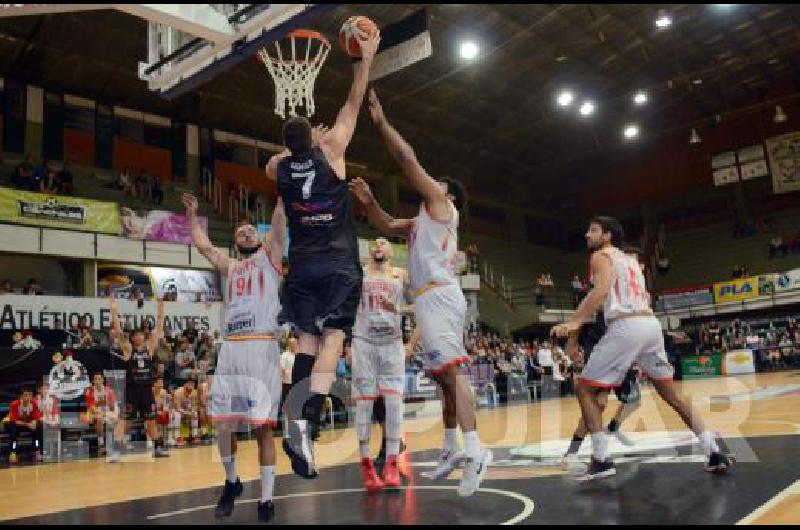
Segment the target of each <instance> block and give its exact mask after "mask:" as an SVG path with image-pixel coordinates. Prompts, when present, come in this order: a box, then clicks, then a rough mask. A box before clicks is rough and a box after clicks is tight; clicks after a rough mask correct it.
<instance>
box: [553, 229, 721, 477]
mask: <svg viewBox="0 0 800 530" xmlns="http://www.w3.org/2000/svg"><path fill="white" fill-rule="evenodd" d="M586 241H587V244H588V246H589V249H590V250H591V251H592V252H593V254H592V258H591V273H592V281H593V283H594V287H593V288H592V290H591V291H590V292H589V294H588V295H587V296H586V298H585V299H584V300H583V302H581V305H580V306H579V307H578V309H577V310H576V311H575V314H574V315H573V317H572V319H571V320H570V321H569V322H567V323H566V324H560V325H558V326H555V327H554V328H553V330H552V334H554V335H556V336H559V337H566V336H568V335H569V334H570V333H574V332H576V331H578V330H580V328H581V326H582V325H583V324H584V322H586V321H588V320H589V319H590V318H591V317H592V315H594V314H595V313H596V312H597V310H598V309H600V308H601V306H602V308H603V315H604V317H605V320H606V325H607V330H606V332H605V334H604V335H603V337H602V338H601V339H600V341H599V342H598V343H597V345H596V346H595V347H594V349H593V350H592V355H591V357H589V361H588V362H587V363H586V366H585V367H584V369H583V372H582V374H581V377H580V379H579V382H578V386H577V389H576V390H577V394H578V401H579V402H580V405H581V411H582V413H583V419H584V420H585V421H586V427H587V428H588V429H589V432H591V433H592V460H591V463H590V465H589V468H588V470H587V471H586V473H585V474H584V475H582V476H581V477H579V478H580V480H591V479H594V478H602V477H608V476H612V475H615V474H616V468H615V467H614V463H613V462H612V461H611V459H610V458H609V457H608V439H607V435H606V433H605V431H604V430H603V424H602V422H603V417H602V410H601V405H600V403H599V400H598V397H599V396H600V395H601V394H602V393H603V392H605V391H606V390H608V389H609V388H615V387H618V386H620V384H621V383H622V382H623V380H624V379H625V375H626V373H627V372H628V370H629V369H630V367H631V365H633V363H634V362H636V363H638V365H639V369H640V370H641V371H642V372H644V373H645V374H646V375H647V376H648V378H649V379H650V380H651V381H652V382H653V386H654V387H655V389H656V391H657V392H658V394H659V395H660V396H661V398H662V399H664V401H666V402H667V403H668V404H669V405H670V406H671V407H672V408H673V409H674V410H675V411H676V412H677V413H678V414H679V415H680V416H681V418H682V419H683V421H684V422H685V423H686V425H687V427H689V428H690V429H691V430H692V431H693V432H694V433H695V434H696V435H697V437H698V438H699V441H700V445H701V446H702V447H703V451H704V452H705V453H706V456H707V457H708V463H707V464H706V470H708V471H711V472H714V473H724V472H726V471H727V469H728V468H729V467H730V466H731V464H732V459H731V458H730V457H729V456H727V455H724V454H722V453H721V452H720V449H719V446H718V445H717V442H716V440H715V439H714V435H713V434H712V433H710V432H709V431H707V430H706V429H705V427H704V425H703V421H702V419H701V418H700V416H699V415H698V414H697V413H696V412H695V411H694V410H692V407H691V405H689V404H688V403H687V402H686V401H685V400H684V399H683V398H681V397H680V396H679V394H678V392H677V389H676V387H675V384H674V382H673V380H672V376H673V368H672V366H671V365H670V364H669V361H668V360H667V355H666V352H665V350H664V336H663V334H662V331H661V324H660V323H659V321H658V320H657V319H656V318H655V316H654V315H653V312H652V310H651V309H650V295H649V294H648V292H647V288H646V284H645V281H644V275H643V274H642V269H641V267H640V266H639V263H638V261H637V260H636V259H635V258H633V257H631V256H628V255H627V254H625V253H624V252H622V251H621V250H620V249H619V248H618V247H620V246H622V245H623V244H624V241H625V233H624V231H623V230H622V226H621V225H620V224H619V222H618V221H617V220H616V219H614V218H612V217H595V218H594V219H592V220H591V222H590V223H589V229H588V231H587V232H586Z"/></svg>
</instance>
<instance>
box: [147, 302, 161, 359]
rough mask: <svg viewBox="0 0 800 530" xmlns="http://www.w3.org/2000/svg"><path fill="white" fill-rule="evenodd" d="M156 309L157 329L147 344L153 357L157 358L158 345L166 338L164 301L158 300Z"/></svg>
mask: <svg viewBox="0 0 800 530" xmlns="http://www.w3.org/2000/svg"><path fill="white" fill-rule="evenodd" d="M156 307H157V308H158V309H157V311H156V327H155V329H154V330H153V333H152V334H151V335H150V339H149V341H148V342H147V349H148V350H149V351H150V355H151V356H155V354H156V348H158V343H159V342H160V341H161V339H162V338H164V300H157V301H156Z"/></svg>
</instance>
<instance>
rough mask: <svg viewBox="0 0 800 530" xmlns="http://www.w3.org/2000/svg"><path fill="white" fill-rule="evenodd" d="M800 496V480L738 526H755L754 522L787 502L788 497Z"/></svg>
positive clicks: (741, 521)
mask: <svg viewBox="0 0 800 530" xmlns="http://www.w3.org/2000/svg"><path fill="white" fill-rule="evenodd" d="M795 494H800V480H798V481H795V482H794V483H792V484H790V485H789V487H787V488H786V489H784V490H783V491H781V492H780V493H778V494H777V495H775V496H774V497H772V498H771V499H770V500H768V501H767V502H765V503H764V504H762V505H761V506H759V507H758V508H756V509H755V510H754V511H753V512H752V513H751V514H750V515H748V516H747V517H744V518H743V519H741V520H740V521H739V522H737V523H736V524H737V525H746V524H748V525H749V524H753V522H755V521H757V520H758V519H760V518H761V517H763V516H764V515H766V514H767V513H769V511H770V510H772V509H773V508H774V507H775V506H777V505H778V504H780V503H781V502H783V501H784V500H786V498H787V497H789V496H790V495H795Z"/></svg>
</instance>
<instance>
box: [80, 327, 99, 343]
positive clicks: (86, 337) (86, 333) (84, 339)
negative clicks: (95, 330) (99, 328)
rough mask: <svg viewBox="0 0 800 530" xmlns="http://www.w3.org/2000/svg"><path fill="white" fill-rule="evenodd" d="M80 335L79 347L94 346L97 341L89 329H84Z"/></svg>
mask: <svg viewBox="0 0 800 530" xmlns="http://www.w3.org/2000/svg"><path fill="white" fill-rule="evenodd" d="M80 333H81V335H80V337H81V338H80V343H79V345H78V347H79V348H94V347H95V346H96V345H97V343H96V342H95V340H94V337H93V336H92V332H91V330H89V329H82V330H81V332H80Z"/></svg>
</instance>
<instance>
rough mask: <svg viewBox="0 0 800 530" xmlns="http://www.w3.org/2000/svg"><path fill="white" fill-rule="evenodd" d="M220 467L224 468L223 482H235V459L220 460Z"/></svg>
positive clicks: (231, 457) (230, 457)
mask: <svg viewBox="0 0 800 530" xmlns="http://www.w3.org/2000/svg"><path fill="white" fill-rule="evenodd" d="M222 467H224V468H225V480H227V481H228V482H236V478H237V477H236V458H235V457H233V456H229V457H228V458H224V457H223V458H222Z"/></svg>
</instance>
